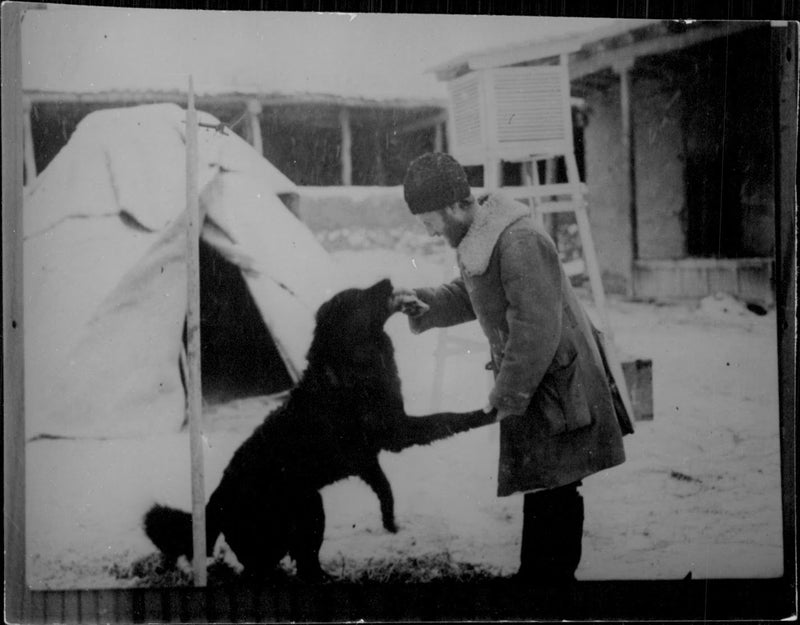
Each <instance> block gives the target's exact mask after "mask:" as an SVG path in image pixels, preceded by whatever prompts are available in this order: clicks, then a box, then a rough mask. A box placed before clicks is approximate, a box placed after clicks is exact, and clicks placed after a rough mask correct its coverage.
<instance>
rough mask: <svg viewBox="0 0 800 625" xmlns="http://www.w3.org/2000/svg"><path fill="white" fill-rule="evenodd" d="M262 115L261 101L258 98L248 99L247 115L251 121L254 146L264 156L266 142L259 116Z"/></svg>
mask: <svg viewBox="0 0 800 625" xmlns="http://www.w3.org/2000/svg"><path fill="white" fill-rule="evenodd" d="M259 115H261V102H259V101H258V100H255V99H253V100H248V102H247V117H248V120H249V122H250V136H251V137H252V142H253V147H254V148H255V150H256V152H258V153H259V154H261V156H264V143H263V141H262V139H261V123H260V122H259V120H258V116H259Z"/></svg>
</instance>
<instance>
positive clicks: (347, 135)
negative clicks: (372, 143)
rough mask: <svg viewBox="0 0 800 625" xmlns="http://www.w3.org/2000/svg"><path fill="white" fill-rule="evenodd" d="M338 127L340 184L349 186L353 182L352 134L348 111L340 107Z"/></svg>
mask: <svg viewBox="0 0 800 625" xmlns="http://www.w3.org/2000/svg"><path fill="white" fill-rule="evenodd" d="M339 128H340V129H341V133H342V143H341V150H340V154H339V159H340V161H341V168H342V184H343V185H344V186H346V187H349V186H350V185H351V184H353V156H352V154H351V152H352V150H353V135H352V130H351V128H350V111H348V110H347V108H345V107H342V108H341V109H340V110H339Z"/></svg>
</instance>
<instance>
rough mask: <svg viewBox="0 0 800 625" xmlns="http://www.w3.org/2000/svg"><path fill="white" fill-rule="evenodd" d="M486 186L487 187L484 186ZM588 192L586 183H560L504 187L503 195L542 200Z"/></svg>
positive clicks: (581, 194)
mask: <svg viewBox="0 0 800 625" xmlns="http://www.w3.org/2000/svg"><path fill="white" fill-rule="evenodd" d="M484 186H485V185H484ZM586 191H587V187H586V185H585V184H584V183H582V182H579V183H567V182H559V183H555V184H530V185H520V186H515V187H503V193H505V194H507V195H510V196H511V197H533V198H542V197H550V196H553V195H555V196H560V195H566V196H572V197H575V196H583V195H584V194H585V193H586Z"/></svg>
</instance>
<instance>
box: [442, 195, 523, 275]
mask: <svg viewBox="0 0 800 625" xmlns="http://www.w3.org/2000/svg"><path fill="white" fill-rule="evenodd" d="M478 204H479V206H478V209H477V211H476V213H475V219H474V220H473V222H472V225H471V226H470V227H469V230H468V231H467V234H466V235H465V236H464V238H463V239H462V240H461V243H459V244H458V249H457V252H458V260H459V264H460V265H461V267H462V269H463V271H464V273H465V274H466V275H468V276H476V275H480V274H482V273H485V272H486V269H488V267H489V260H490V259H491V257H492V251H493V250H494V246H495V244H496V243H497V239H498V238H500V235H501V234H502V233H503V230H505V229H506V228H508V226H510V225H511V224H513V223H514V222H515V221H518V220H519V219H521V218H522V217H526V216H528V215H530V209H529V208H528V207H527V206H525V205H524V204H521V203H519V202H515V201H514V200H512V199H510V198H509V197H507V196H504V195H503V194H502V193H492V194H489V195H486V196H483V197H481V198H479V199H478Z"/></svg>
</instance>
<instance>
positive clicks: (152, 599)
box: [141, 588, 168, 623]
mask: <svg viewBox="0 0 800 625" xmlns="http://www.w3.org/2000/svg"><path fill="white" fill-rule="evenodd" d="M165 592H168V591H165V590H163V589H161V588H144V589H142V591H141V593H142V620H144V621H145V622H146V623H155V622H159V621H163V620H165V619H164V602H163V598H164V593H165Z"/></svg>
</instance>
